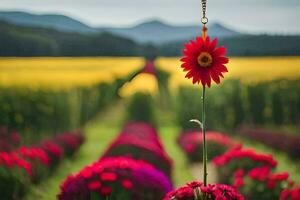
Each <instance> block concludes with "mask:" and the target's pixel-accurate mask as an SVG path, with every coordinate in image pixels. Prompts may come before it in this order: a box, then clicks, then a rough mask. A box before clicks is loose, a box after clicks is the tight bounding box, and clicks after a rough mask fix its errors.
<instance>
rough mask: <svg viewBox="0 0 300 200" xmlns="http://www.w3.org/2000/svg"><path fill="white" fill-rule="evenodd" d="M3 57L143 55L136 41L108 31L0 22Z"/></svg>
mask: <svg viewBox="0 0 300 200" xmlns="http://www.w3.org/2000/svg"><path fill="white" fill-rule="evenodd" d="M0 44H1V48H0V56H141V53H142V49H141V46H140V45H139V44H137V43H136V42H134V41H133V40H130V39H127V38H122V37H120V36H116V35H112V34H109V33H95V34H81V33H70V32H61V31H57V30H55V29H50V28H41V27H26V26H21V25H16V24H10V23H8V22H2V21H0Z"/></svg>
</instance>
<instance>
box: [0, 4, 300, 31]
mask: <svg viewBox="0 0 300 200" xmlns="http://www.w3.org/2000/svg"><path fill="white" fill-rule="evenodd" d="M207 1H208V17H209V19H210V22H213V21H218V22H222V23H224V24H225V25H227V26H229V27H231V28H236V29H237V30H242V31H246V32H260V33H281V34H282V33H284V34H287V33H288V34H290V33H292V34H294V33H300V0H207ZM0 10H22V11H31V12H34V13H59V14H64V15H68V16H71V17H73V18H76V19H78V20H81V21H83V22H84V23H87V24H89V25H91V26H103V25H108V26H130V25H134V24H136V23H139V22H141V21H144V20H148V19H161V20H164V21H166V22H168V23H171V24H196V23H199V21H200V17H201V16H200V15H201V12H200V0H128V1H125V0H0Z"/></svg>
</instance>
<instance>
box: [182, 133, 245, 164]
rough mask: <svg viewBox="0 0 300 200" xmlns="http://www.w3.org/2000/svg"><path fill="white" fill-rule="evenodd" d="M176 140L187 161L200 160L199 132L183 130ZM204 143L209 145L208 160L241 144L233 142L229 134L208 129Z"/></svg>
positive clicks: (201, 139)
mask: <svg viewBox="0 0 300 200" xmlns="http://www.w3.org/2000/svg"><path fill="white" fill-rule="evenodd" d="M177 142H178V144H179V146H180V147H181V149H182V150H183V151H184V152H185V153H186V155H187V157H188V159H189V161H191V162H202V160H203V158H202V154H203V134H202V133H201V132H199V131H185V132H183V133H182V134H180V136H179V138H178V140H177ZM206 143H207V145H208V146H209V151H208V159H209V160H211V159H213V158H214V157H215V156H218V155H221V154H223V153H225V152H226V151H227V150H229V149H235V148H240V147H241V144H239V143H237V142H235V141H234V140H232V139H231V138H230V137H229V136H227V135H224V134H221V133H218V132H214V131H208V132H207V133H206Z"/></svg>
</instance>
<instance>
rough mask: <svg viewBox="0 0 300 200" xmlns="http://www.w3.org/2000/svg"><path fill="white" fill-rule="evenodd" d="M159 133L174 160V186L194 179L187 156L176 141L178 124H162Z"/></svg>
mask: <svg viewBox="0 0 300 200" xmlns="http://www.w3.org/2000/svg"><path fill="white" fill-rule="evenodd" d="M159 133H160V137H161V140H162V142H163V144H164V145H165V148H166V151H167V153H168V154H169V155H170V157H171V158H172V159H173V162H174V163H173V165H174V169H173V170H174V171H173V178H172V179H173V182H174V186H182V185H184V184H186V183H187V182H191V181H192V180H194V177H193V175H192V174H191V172H190V171H189V167H188V161H187V158H186V156H185V155H184V153H183V152H182V151H181V149H180V148H179V146H178V144H177V142H176V141H177V136H178V134H179V129H178V128H177V127H176V126H162V127H161V128H159Z"/></svg>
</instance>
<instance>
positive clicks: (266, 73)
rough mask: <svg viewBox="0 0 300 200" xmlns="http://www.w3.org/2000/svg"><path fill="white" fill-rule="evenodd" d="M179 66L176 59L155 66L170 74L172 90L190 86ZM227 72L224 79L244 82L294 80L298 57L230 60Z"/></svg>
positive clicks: (299, 64)
mask: <svg viewBox="0 0 300 200" xmlns="http://www.w3.org/2000/svg"><path fill="white" fill-rule="evenodd" d="M180 64H181V62H180V61H179V59H178V58H161V59H159V60H158V61H157V66H159V67H160V68H162V69H164V70H166V71H168V72H170V73H171V74H172V77H171V80H170V84H171V87H172V88H174V87H175V88H176V87H177V86H178V85H182V84H190V85H191V81H190V80H187V79H185V78H184V76H185V73H184V72H183V71H182V70H181V69H180V68H179V66H180ZM228 70H229V72H228V73H226V74H225V79H229V78H239V79H241V80H243V81H245V82H257V81H266V80H273V79H278V78H288V79H296V78H300V57H251V58H248V57H245V58H231V59H230V63H229V64H228Z"/></svg>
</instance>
